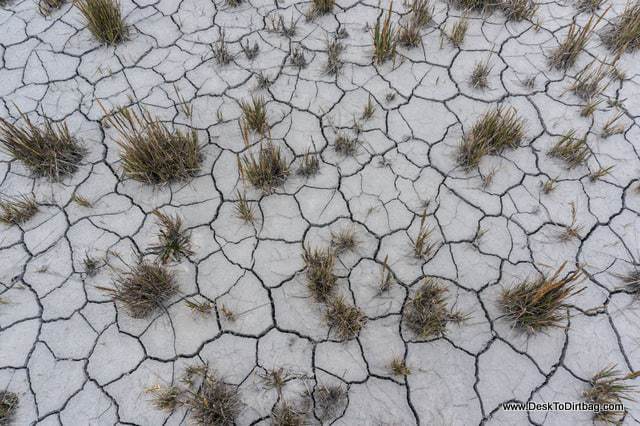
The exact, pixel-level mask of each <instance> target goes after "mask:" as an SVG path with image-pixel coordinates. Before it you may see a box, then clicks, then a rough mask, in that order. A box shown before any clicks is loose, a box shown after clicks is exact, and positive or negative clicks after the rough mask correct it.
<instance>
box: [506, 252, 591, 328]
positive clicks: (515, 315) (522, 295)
mask: <svg viewBox="0 0 640 426" xmlns="http://www.w3.org/2000/svg"><path fill="white" fill-rule="evenodd" d="M565 265H566V263H563V264H562V265H561V266H560V268H558V270H556V272H554V273H553V274H552V275H550V276H547V277H541V278H538V279H536V280H533V281H531V280H525V281H522V282H520V283H518V284H516V285H514V286H513V287H512V288H510V289H503V291H502V293H501V295H500V302H499V303H500V306H501V308H502V311H503V312H504V316H505V317H506V318H507V319H508V320H510V321H512V322H513V324H514V326H515V327H516V328H518V329H521V330H524V331H525V332H527V333H528V334H533V333H536V332H539V331H543V330H546V329H548V328H551V327H559V326H561V324H562V321H563V320H564V319H565V317H566V315H565V310H564V303H565V302H566V301H567V299H569V297H571V296H574V295H576V294H578V293H580V292H581V291H582V290H583V289H577V288H576V283H577V281H578V280H579V278H580V277H581V276H582V272H581V271H580V270H576V271H573V272H570V273H569V274H567V275H566V276H564V277H561V274H562V271H563V270H564V267H565Z"/></svg>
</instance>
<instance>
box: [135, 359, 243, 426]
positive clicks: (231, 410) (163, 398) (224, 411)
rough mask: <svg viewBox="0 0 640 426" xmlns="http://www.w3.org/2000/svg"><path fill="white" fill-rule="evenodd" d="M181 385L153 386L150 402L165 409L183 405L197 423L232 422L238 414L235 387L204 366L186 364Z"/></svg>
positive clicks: (206, 425)
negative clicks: (187, 365)
mask: <svg viewBox="0 0 640 426" xmlns="http://www.w3.org/2000/svg"><path fill="white" fill-rule="evenodd" d="M182 383H183V384H184V387H178V386H171V387H160V386H154V387H152V388H150V389H147V391H148V392H150V393H152V394H153V404H154V405H155V406H156V407H157V408H159V409H161V410H165V411H170V412H171V411H173V410H175V409H176V408H180V407H184V408H186V409H188V410H189V413H190V414H191V419H192V421H193V422H194V424H196V425H199V426H210V425H216V426H233V425H235V424H236V419H237V417H238V415H239V414H240V409H241V401H240V395H239V392H238V389H237V387H235V386H231V385H228V384H226V383H225V382H224V381H223V380H222V379H221V378H220V377H218V376H217V375H216V374H215V372H212V371H210V370H209V368H208V367H207V366H190V367H188V368H187V371H186V373H185V375H184V377H183V378H182Z"/></svg>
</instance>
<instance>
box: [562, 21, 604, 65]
mask: <svg viewBox="0 0 640 426" xmlns="http://www.w3.org/2000/svg"><path fill="white" fill-rule="evenodd" d="M602 16H604V14H602V15H601V16H600V17H598V18H597V19H596V18H595V15H591V17H590V18H589V20H588V21H587V23H586V24H585V25H584V27H582V28H580V26H579V25H578V24H577V23H576V22H573V23H572V24H571V26H570V27H569V32H568V33H567V36H566V38H565V39H564V41H563V42H562V43H560V45H559V46H558V47H557V48H556V49H555V50H554V51H553V52H551V57H550V59H549V61H550V63H551V66H553V67H554V68H556V69H559V70H567V69H569V68H571V67H572V66H573V64H575V62H576V59H577V58H578V55H579V54H580V52H582V49H584V47H585V45H586V44H587V41H588V40H589V37H590V36H591V33H592V32H593V30H594V29H595V27H596V26H597V25H598V23H599V22H600V20H601V19H602Z"/></svg>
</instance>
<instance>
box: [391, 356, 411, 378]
mask: <svg viewBox="0 0 640 426" xmlns="http://www.w3.org/2000/svg"><path fill="white" fill-rule="evenodd" d="M389 370H391V373H393V375H394V376H408V375H409V374H411V370H410V369H409V367H407V364H406V363H405V361H404V359H402V358H401V357H396V358H394V359H392V360H391V362H390V363H389Z"/></svg>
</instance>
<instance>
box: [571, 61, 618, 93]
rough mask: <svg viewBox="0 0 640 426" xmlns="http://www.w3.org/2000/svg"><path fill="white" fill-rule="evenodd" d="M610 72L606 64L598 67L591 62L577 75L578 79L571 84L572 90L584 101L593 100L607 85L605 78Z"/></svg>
mask: <svg viewBox="0 0 640 426" xmlns="http://www.w3.org/2000/svg"><path fill="white" fill-rule="evenodd" d="M609 73H610V72H609V70H608V68H607V66H605V65H604V64H601V65H600V66H599V67H596V66H595V65H594V63H593V62H591V63H590V64H589V65H587V66H586V67H584V68H583V69H582V71H580V72H579V73H578V74H577V75H576V81H575V82H574V83H573V84H572V85H571V91H572V92H573V93H574V94H575V95H576V96H577V97H579V98H580V99H582V100H583V101H587V102H588V101H591V100H593V99H594V98H596V97H597V96H599V95H600V94H601V93H602V92H603V91H604V89H605V88H606V87H607V85H608V82H606V81H605V79H606V78H607V76H608V75H609Z"/></svg>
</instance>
